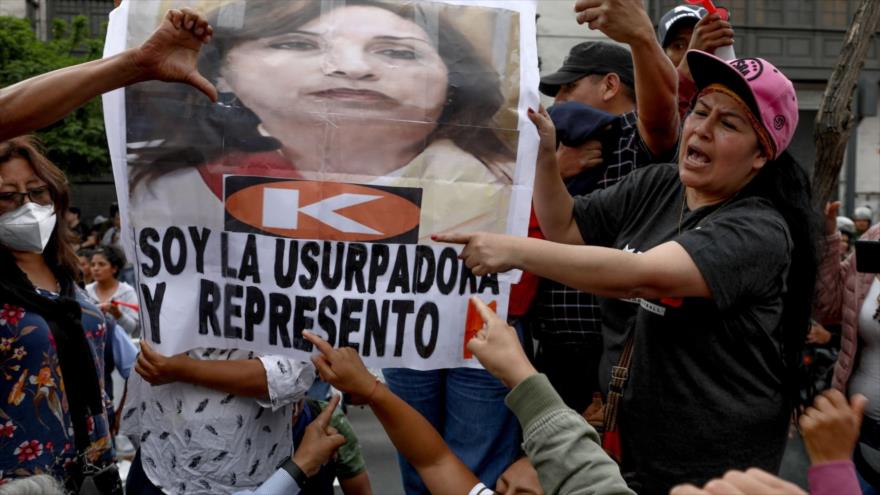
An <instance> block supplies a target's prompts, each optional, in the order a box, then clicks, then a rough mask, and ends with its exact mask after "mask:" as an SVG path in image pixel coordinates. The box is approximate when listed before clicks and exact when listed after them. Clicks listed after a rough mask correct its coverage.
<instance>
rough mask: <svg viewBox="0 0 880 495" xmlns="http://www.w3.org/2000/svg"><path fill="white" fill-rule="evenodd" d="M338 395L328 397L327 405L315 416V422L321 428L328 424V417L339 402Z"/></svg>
mask: <svg viewBox="0 0 880 495" xmlns="http://www.w3.org/2000/svg"><path fill="white" fill-rule="evenodd" d="M339 397H340V396H338V395H334V396H333V397H332V398H331V399H330V402H328V403H327V407H325V408H324V410H323V411H321V414H319V415H318V417H317V418H315V422H316V423H318V426H320V427H321V429H322V430H324V429H326V428H327V426H329V425H330V418H331V417H332V416H333V411H335V410H336V406H337V405H338V404H339Z"/></svg>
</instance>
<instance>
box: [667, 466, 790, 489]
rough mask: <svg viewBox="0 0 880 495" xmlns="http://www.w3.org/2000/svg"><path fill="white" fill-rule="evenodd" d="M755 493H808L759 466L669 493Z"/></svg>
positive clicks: (731, 472)
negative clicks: (698, 485)
mask: <svg viewBox="0 0 880 495" xmlns="http://www.w3.org/2000/svg"><path fill="white" fill-rule="evenodd" d="M753 493H773V494H775V495H807V493H806V492H805V491H803V490H801V489H800V488H799V487H798V486H797V485H795V484H793V483H789V482H788V481H785V480H783V479H781V478H778V477H776V476H773V475H772V474H770V473H767V472H765V471H761V470H760V469H758V468H751V469H749V470H748V471H746V472H742V471H728V472H727V473H726V474H725V475H724V477H723V478H717V479H714V480H712V481H710V482H708V483H706V484H705V486H703V488H698V487H696V486H694V485H679V486H676V487H675V488H673V489H672V490H670V492H669V495H746V494H753Z"/></svg>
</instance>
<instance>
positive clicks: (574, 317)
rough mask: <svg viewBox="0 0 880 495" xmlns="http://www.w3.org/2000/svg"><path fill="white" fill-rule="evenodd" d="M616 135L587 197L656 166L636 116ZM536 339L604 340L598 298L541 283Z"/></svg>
mask: <svg viewBox="0 0 880 495" xmlns="http://www.w3.org/2000/svg"><path fill="white" fill-rule="evenodd" d="M614 128H615V129H616V130H617V132H615V133H613V134H611V135H606V136H605V138H604V139H603V141H602V150H603V151H602V157H603V159H604V161H605V173H604V174H603V175H602V177H601V178H600V179H599V180H598V181H597V183H596V186H595V188H594V189H593V190H588V191H579V193H580V194H588V193H590V192H592V191H594V190H597V189H607V188H609V187H611V186H613V185H614V184H617V183H618V182H620V180H621V179H623V178H624V177H625V176H626V175H627V174H629V173H630V172H632V171H633V170H635V169H637V168H641V167H645V166H647V165H650V164H651V163H654V161H655V160H654V157H653V155H652V154H651V152H650V151H649V150H648V147H647V146H646V145H645V143H644V142H643V141H642V139H641V136H640V135H639V130H638V117H637V116H636V112H634V111H633V112H629V113H625V114H623V115H621V116H620V121H619V122H616V123H615V126H614ZM531 314H532V317H533V322H534V323H535V326H534V328H533V335H534V336H535V338H536V339H538V340H541V341H551V340H552V341H553V342H555V343H557V344H582V343H590V342H596V340H597V339H601V337H602V313H601V311H600V309H599V303H598V301H597V299H596V296H594V295H592V294H587V293H585V292H581V291H579V290H576V289H572V288H570V287H566V286H565V285H562V284H559V283H557V282H554V281H552V280H547V279H542V280H541V284H540V286H539V287H538V294H537V295H536V296H535V303H534V307H533V308H532V311H531Z"/></svg>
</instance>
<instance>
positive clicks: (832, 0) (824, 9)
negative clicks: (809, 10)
mask: <svg viewBox="0 0 880 495" xmlns="http://www.w3.org/2000/svg"><path fill="white" fill-rule="evenodd" d="M849 3H850V2H849V1H848V0H823V1H821V2H819V9H820V10H819V12H820V16H821V17H820V20H819V23H820V24H819V26H817V27H819V28H826V29H828V28H841V29H846V28H847V27H848V26H849V22H850V19H851V15H850V12H849Z"/></svg>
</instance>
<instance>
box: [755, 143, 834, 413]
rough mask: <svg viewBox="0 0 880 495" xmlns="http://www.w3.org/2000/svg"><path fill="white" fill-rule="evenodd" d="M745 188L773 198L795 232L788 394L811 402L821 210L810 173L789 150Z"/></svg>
mask: <svg viewBox="0 0 880 495" xmlns="http://www.w3.org/2000/svg"><path fill="white" fill-rule="evenodd" d="M743 192H744V193H746V194H749V195H754V196H759V197H762V198H765V199H767V200H768V201H770V202H771V203H772V204H773V206H774V207H775V208H776V210H777V211H778V212H779V213H780V214H781V215H782V218H783V219H784V220H785V223H786V224H787V226H788V231H789V234H790V235H791V240H792V245H793V249H792V253H791V265H790V266H789V269H788V276H787V278H786V280H785V284H786V292H785V294H784V295H783V296H782V304H783V307H782V322H781V328H782V339H781V341H782V349H781V351H782V359H783V365H784V370H785V375H784V377H783V379H784V381H783V386H784V390H785V395H786V399H788V400H789V401H790V403H791V405H792V406H794V407H795V408H799V406H801V405H803V403H804V402H807V403H809V402H811V398H810V397H802V396H801V393H800V392H801V390H802V388H803V387H802V386H803V384H804V383H805V380H806V377H805V372H804V369H803V355H802V353H803V350H804V343H805V342H806V339H807V333H808V331H809V328H810V315H811V313H812V307H813V292H814V287H815V285H816V273H817V271H818V265H819V259H820V248H819V243H818V239H819V236H820V235H821V232H822V223H821V216H820V215H819V213H818V212H817V211H816V210H815V209H814V206H813V202H812V194H811V188H810V180H809V178H808V177H807V173H806V172H805V171H804V169H803V168H802V167H801V166H800V164H798V163H797V161H796V160H795V159H794V158H793V157H792V156H791V155H790V154H789V153H788V152H787V151H785V152H783V153H782V154H781V155H780V156H779V157H778V158H776V159H775V160H770V161H768V162H767V163H766V164H765V165H764V167H763V168H762V169H761V171H760V172H759V173H758V175H756V176H755V177H754V178H753V179H752V180H751V181H750V182H749V184H748V185H747V186H746V188H745V189H744V191H743ZM796 410H797V409H796Z"/></svg>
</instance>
